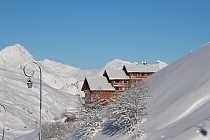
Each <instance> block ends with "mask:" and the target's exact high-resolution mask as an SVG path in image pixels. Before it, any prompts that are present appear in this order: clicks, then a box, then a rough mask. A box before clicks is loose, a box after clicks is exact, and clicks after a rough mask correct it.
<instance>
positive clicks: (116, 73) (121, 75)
mask: <svg viewBox="0 0 210 140" xmlns="http://www.w3.org/2000/svg"><path fill="white" fill-rule="evenodd" d="M105 72H106V73H107V75H108V77H109V79H110V80H116V79H124V80H129V77H128V76H127V75H126V73H125V72H124V71H123V70H112V71H109V70H108V71H107V70H105V71H104V73H105Z"/></svg>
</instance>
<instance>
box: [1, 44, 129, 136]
mask: <svg viewBox="0 0 210 140" xmlns="http://www.w3.org/2000/svg"><path fill="white" fill-rule="evenodd" d="M33 61H35V62H37V61H36V60H35V59H34V58H33V56H32V55H31V54H30V53H29V52H28V51H27V50H26V49H25V48H24V47H23V46H21V45H19V44H16V45H13V46H8V47H6V48H5V49H3V50H2V51H0V91H1V94H0V100H1V102H0V104H2V105H4V106H5V107H6V113H4V111H3V108H2V107H1V106H0V132H2V131H1V130H2V129H3V125H5V127H6V128H5V130H6V131H5V137H6V138H7V139H15V138H17V137H19V136H23V135H25V134H29V135H28V137H31V136H32V135H35V133H36V131H34V130H35V129H36V127H38V125H39V124H38V122H39V103H40V94H39V69H38V67H37V66H34V67H37V68H34V70H35V73H34V77H33V78H32V81H33V83H34V84H33V88H32V89H28V88H27V86H26V82H27V77H26V76H25V75H24V74H23V67H24V66H25V65H26V64H28V63H29V62H33ZM38 64H39V65H40V66H41V68H42V76H43V77H42V80H43V92H42V93H43V94H42V98H43V99H42V103H43V107H42V116H43V118H42V121H43V123H45V122H49V121H53V120H54V119H56V118H60V115H61V113H62V112H63V111H64V110H65V109H67V108H68V109H74V108H75V107H76V106H77V105H78V97H77V96H74V95H76V94H81V93H82V92H81V91H80V89H81V84H82V82H83V80H84V78H85V77H86V76H88V77H97V76H101V75H102V74H103V72H104V70H105V69H107V70H118V69H122V66H123V65H125V64H130V62H127V61H122V60H119V59H116V60H113V61H110V62H109V63H107V64H106V65H105V66H104V67H103V68H101V69H96V70H81V69H79V68H75V67H72V66H68V65H64V64H61V63H58V62H55V61H51V60H47V59H46V60H43V61H38ZM31 132H32V133H31ZM1 135H2V134H1V133H0V136H1ZM22 138H23V139H25V138H26V137H22ZM26 139H27V138H26Z"/></svg>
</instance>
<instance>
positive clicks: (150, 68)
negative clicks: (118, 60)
mask: <svg viewBox="0 0 210 140" xmlns="http://www.w3.org/2000/svg"><path fill="white" fill-rule="evenodd" d="M159 70H160V68H159V66H158V65H156V64H154V65H148V64H147V63H146V62H144V63H143V64H127V65H124V66H123V71H124V72H125V73H126V75H127V76H129V78H130V83H131V84H135V83H139V82H141V81H142V80H143V79H145V78H147V77H148V76H150V75H152V74H154V73H155V72H157V71H159Z"/></svg>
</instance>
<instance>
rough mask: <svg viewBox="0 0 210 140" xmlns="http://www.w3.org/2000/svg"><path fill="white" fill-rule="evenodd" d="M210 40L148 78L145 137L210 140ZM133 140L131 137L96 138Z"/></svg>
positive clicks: (173, 139)
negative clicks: (148, 98)
mask: <svg viewBox="0 0 210 140" xmlns="http://www.w3.org/2000/svg"><path fill="white" fill-rule="evenodd" d="M209 60H210V43H208V44H206V45H204V46H203V47H201V48H199V49H198V50H196V51H194V52H191V53H189V54H188V55H186V56H185V57H183V58H181V59H180V60H178V61H176V62H174V63H173V64H170V65H169V66H167V67H166V68H164V69H162V70H161V71H159V72H157V73H156V74H154V75H152V76H151V77H149V78H148V79H146V81H147V83H148V85H149V88H150V94H151V99H150V112H149V117H148V120H147V123H148V125H147V133H146V135H145V136H144V138H143V139H144V140H170V139H171V140H209V139H210V134H209V133H210V110H209V106H210V94H209V93H210V71H209V69H210V63H209ZM93 139H94V140H98V139H107V140H116V139H117V140H130V139H131V137H129V136H124V135H118V136H107V135H103V134H102V133H98V134H97V135H96V136H95V137H94V138H93Z"/></svg>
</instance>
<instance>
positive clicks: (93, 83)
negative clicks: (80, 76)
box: [86, 77, 115, 91]
mask: <svg viewBox="0 0 210 140" xmlns="http://www.w3.org/2000/svg"><path fill="white" fill-rule="evenodd" d="M86 79H87V82H88V84H89V87H90V90H92V91H94V90H95V91H98V90H99V91H115V88H113V87H112V85H111V84H110V83H108V81H107V79H106V77H94V78H86Z"/></svg>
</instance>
